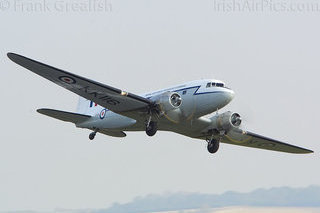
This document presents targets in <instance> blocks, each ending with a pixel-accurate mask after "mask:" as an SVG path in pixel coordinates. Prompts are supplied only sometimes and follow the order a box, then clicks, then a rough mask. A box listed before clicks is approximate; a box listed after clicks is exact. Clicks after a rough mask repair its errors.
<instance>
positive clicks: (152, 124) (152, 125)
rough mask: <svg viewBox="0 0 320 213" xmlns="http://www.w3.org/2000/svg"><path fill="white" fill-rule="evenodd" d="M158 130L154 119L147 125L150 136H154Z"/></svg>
mask: <svg viewBox="0 0 320 213" xmlns="http://www.w3.org/2000/svg"><path fill="white" fill-rule="evenodd" d="M157 130H158V125H157V123H156V122H154V121H150V122H149V125H148V126H147V127H146V133H147V135H148V136H154V135H155V134H156V132H157Z"/></svg>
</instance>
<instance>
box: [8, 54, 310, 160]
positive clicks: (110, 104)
mask: <svg viewBox="0 0 320 213" xmlns="http://www.w3.org/2000/svg"><path fill="white" fill-rule="evenodd" d="M7 56H8V57H9V59H11V60H12V61H13V62H15V63H17V64H18V65H20V66H22V67H24V68H26V69H28V70H30V71H32V72H34V73H36V74H38V75H40V76H42V77H44V78H46V79H48V80H49V81H52V82H53V83H55V84H57V85H59V86H61V87H64V88H65V89H67V90H69V91H71V92H73V93H75V94H77V95H79V96H80V97H79V103H78V108H77V112H65V111H60V110H55V109H47V108H44V109H38V110H37V112H39V113H41V114H43V115H47V116H50V117H52V118H55V119H58V120H61V121H66V122H71V123H74V124H75V126H76V127H78V128H85V129H89V130H91V131H92V132H91V133H90V135H89V139H90V140H93V139H94V138H95V136H96V134H97V133H101V134H105V135H108V136H113V137H125V136H126V133H125V132H129V131H145V132H146V134H147V135H148V136H154V135H155V134H156V132H157V131H158V130H159V131H171V132H175V133H178V134H181V135H185V136H188V137H191V138H195V139H201V140H204V141H206V142H207V150H208V151H209V153H212V154H213V153H216V152H217V151H218V149H219V146H220V142H222V143H227V144H233V145H239V146H245V147H252V148H258V149H265V150H271V151H279V152H286V153H296V154H306V153H313V151H312V150H309V149H305V148H302V147H298V146H294V145H290V144H287V143H283V142H280V141H278V140H274V139H271V138H267V137H264V136H261V135H258V134H255V133H252V132H249V131H245V130H242V127H241V123H242V118H241V116H240V115H239V114H238V113H236V112H231V111H227V112H224V113H218V111H219V110H220V109H222V108H223V107H225V106H226V105H228V104H229V103H230V102H231V101H232V99H233V98H234V94H235V93H234V91H232V90H231V89H230V88H228V87H227V86H226V84H225V83H224V82H223V81H220V80H214V79H205V80H197V81H192V82H187V83H184V84H180V85H177V86H173V87H170V88H166V89H162V90H158V91H154V92H151V93H145V94H142V95H135V94H133V93H129V92H127V91H123V90H121V89H117V88H114V87H111V86H109V85H106V84H102V83H99V82H96V81H93V80H90V79H87V78H84V77H81V76H79V75H76V74H72V73H70V72H66V71H63V70H61V69H57V68H54V67H52V66H49V65H46V64H43V63H41V62H38V61H35V60H33V59H29V58H27V57H24V56H22V55H18V54H15V53H8V54H7Z"/></svg>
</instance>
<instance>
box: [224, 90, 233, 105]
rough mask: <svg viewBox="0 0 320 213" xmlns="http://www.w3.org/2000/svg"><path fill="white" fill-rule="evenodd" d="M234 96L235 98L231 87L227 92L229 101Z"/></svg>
mask: <svg viewBox="0 0 320 213" xmlns="http://www.w3.org/2000/svg"><path fill="white" fill-rule="evenodd" d="M233 98H234V91H232V90H231V89H230V90H228V91H227V92H226V99H227V101H228V103H229V102H231V101H232V99H233Z"/></svg>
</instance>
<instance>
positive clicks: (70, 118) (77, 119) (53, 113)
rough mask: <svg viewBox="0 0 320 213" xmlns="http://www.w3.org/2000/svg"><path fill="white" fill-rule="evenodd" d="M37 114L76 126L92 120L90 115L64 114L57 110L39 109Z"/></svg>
mask: <svg viewBox="0 0 320 213" xmlns="http://www.w3.org/2000/svg"><path fill="white" fill-rule="evenodd" d="M37 112H39V113H41V114H43V115H46V116H49V117H52V118H55V119H58V120H61V121H66V122H71V123H74V124H78V123H82V122H84V121H86V120H88V119H89V118H91V116H90V115H82V114H78V113H73V112H64V111H60V110H55V109H38V110H37Z"/></svg>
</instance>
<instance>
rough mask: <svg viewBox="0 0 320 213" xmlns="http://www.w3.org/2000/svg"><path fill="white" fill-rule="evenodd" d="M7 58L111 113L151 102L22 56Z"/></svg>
mask: <svg viewBox="0 0 320 213" xmlns="http://www.w3.org/2000/svg"><path fill="white" fill-rule="evenodd" d="M8 57H9V58H10V59H11V60H12V61H13V62H15V63H17V64H19V65H21V66H22V67H24V68H26V69H28V70H30V71H32V72H34V73H36V74H38V75H40V76H42V77H44V78H46V79H48V80H50V81H52V82H53V83H55V84H58V85H59V86H61V87H64V88H66V89H67V90H70V91H72V92H74V93H76V94H78V95H80V96H82V97H84V98H86V99H88V100H91V101H93V102H95V103H97V104H99V105H100V106H103V107H105V108H107V109H109V110H111V111H113V112H116V113H119V114H121V112H123V113H125V112H130V111H134V110H138V109H145V108H146V107H148V106H149V105H150V104H152V102H151V101H150V100H149V99H146V98H144V97H140V96H138V95H134V94H131V93H127V92H124V91H122V90H120V89H117V88H114V87H111V86H108V85H105V84H101V83H99V82H95V81H93V80H90V79H87V78H84V77H81V76H78V75H75V74H72V73H69V72H66V71H63V70H60V69H57V68H54V67H52V66H49V65H46V64H43V63H41V62H38V61H35V60H32V59H29V58H26V57H24V56H21V55H18V54H14V53H8Z"/></svg>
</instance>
